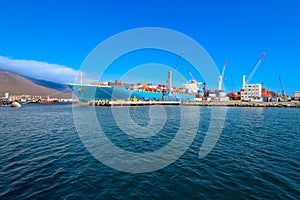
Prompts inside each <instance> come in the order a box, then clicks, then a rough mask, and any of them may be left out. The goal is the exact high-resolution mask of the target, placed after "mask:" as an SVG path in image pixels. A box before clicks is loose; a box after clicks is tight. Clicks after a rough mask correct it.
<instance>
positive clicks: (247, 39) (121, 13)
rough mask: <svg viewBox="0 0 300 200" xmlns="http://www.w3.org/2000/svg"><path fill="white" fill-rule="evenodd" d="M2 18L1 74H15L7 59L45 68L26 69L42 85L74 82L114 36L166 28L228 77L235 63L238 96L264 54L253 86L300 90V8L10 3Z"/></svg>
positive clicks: (254, 2) (276, 4) (5, 1)
mask: <svg viewBox="0 0 300 200" xmlns="http://www.w3.org/2000/svg"><path fill="white" fill-rule="evenodd" d="M0 10H1V12H0V27H1V29H0V56H2V57H0V68H1V66H2V68H3V65H6V67H5V69H8V68H9V67H12V68H13V67H15V66H14V65H13V64H10V65H8V64H6V60H7V59H10V60H11V61H10V63H12V62H13V63H15V62H16V61H15V60H19V61H22V63H24V62H25V63H26V61H31V62H35V61H37V62H41V63H42V64H41V65H40V66H39V67H36V68H31V67H30V64H29V65H28V68H26V69H27V70H28V73H29V72H30V73H29V74H30V75H32V76H36V77H37V78H44V77H50V78H49V79H51V80H55V78H56V77H60V78H61V76H62V75H64V73H65V74H66V75H67V74H69V75H70V74H71V75H72V74H74V73H75V72H76V70H78V69H79V68H80V65H81V63H82V62H83V60H84V59H85V57H86V56H87V55H88V54H89V52H90V51H91V50H93V48H95V47H96V46H97V45H98V44H99V43H100V42H102V41H103V40H105V39H107V38H109V37H111V36H113V35H114V34H117V33H120V32H122V31H125V30H128V29H133V28H140V27H163V28H169V29H173V30H176V31H179V32H182V33H184V34H186V35H188V36H190V37H191V38H193V39H194V40H196V41H197V42H198V43H200V44H201V45H202V46H203V47H204V48H205V49H206V51H207V52H208V53H209V54H210V56H211V57H212V59H213V60H214V61H215V63H216V65H217V66H218V67H219V70H220V71H221V70H222V67H223V62H224V60H227V61H228V65H227V70H226V73H225V76H226V77H227V78H226V82H225V86H226V88H227V91H228V92H229V91H230V90H231V88H232V82H233V85H234V87H233V88H234V90H235V91H237V90H239V88H240V86H241V80H242V75H243V74H246V75H249V74H250V72H251V70H252V69H253V66H254V65H255V63H256V62H257V60H258V58H259V57H260V55H261V53H262V52H266V57H265V59H264V60H263V62H262V63H261V65H260V67H259V68H258V70H257V72H256V74H255V75H254V76H253V78H252V81H251V82H252V83H261V82H264V86H266V87H268V88H269V89H272V90H274V91H279V90H280V86H279V81H278V75H280V76H281V78H282V81H283V86H284V89H285V90H286V92H287V93H288V94H290V95H291V94H292V92H293V91H294V90H300V79H299V78H298V77H299V74H300V67H299V64H298V63H299V60H298V58H299V54H300V38H299V37H300V28H299V27H300V1H297V0H286V1H271V0H269V1H258V0H251V1H250V0H249V1H246V0H245V1H237V0H236V1H233V0H226V1H222V0H218V1H216V0H211V1H208V0H206V1H202V0H198V1H197V0H195V1H178V0H172V1H171V0H170V1H162V0H152V1H138V0H127V1H121V0H119V1H114V0H112V1H100V0H99V1H91V0H86V1H71V0H69V1H66V0H62V1H54V0H52V1H47V0H43V1H38V0H36V1H33V0H27V1H15V0H2V1H0ZM1 58H2V61H1ZM16 63H17V64H18V62H16ZM43 63H44V64H43ZM27 64H28V63H27ZM48 64H49V65H48ZM51 67H52V68H53V69H55V70H53V71H55V72H58V71H59V72H60V70H61V69H63V68H64V67H66V68H68V69H67V70H61V71H62V75H61V76H58V75H57V74H55V73H52V72H51V69H49V68H51ZM69 68H71V69H69ZM24 70H25V69H24ZM52 74H54V75H53V76H52ZM51 76H52V77H51ZM66 79H68V80H66V81H69V79H70V78H69V77H68V78H66ZM58 81H62V80H61V79H60V80H58ZM200 81H201V80H200Z"/></svg>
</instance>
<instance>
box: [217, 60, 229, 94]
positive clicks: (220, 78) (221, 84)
mask: <svg viewBox="0 0 300 200" xmlns="http://www.w3.org/2000/svg"><path fill="white" fill-rule="evenodd" d="M226 65H227V62H226V61H224V66H223V70H222V74H221V76H219V78H218V90H219V91H221V90H222V89H223V80H224V75H225V69H226Z"/></svg>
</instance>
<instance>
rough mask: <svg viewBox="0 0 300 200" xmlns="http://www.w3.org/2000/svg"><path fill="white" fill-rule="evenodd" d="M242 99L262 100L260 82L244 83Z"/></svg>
mask: <svg viewBox="0 0 300 200" xmlns="http://www.w3.org/2000/svg"><path fill="white" fill-rule="evenodd" d="M241 100H242V101H251V102H262V101H263V98H262V85H261V84H246V85H245V87H244V90H243V91H242V92H241Z"/></svg>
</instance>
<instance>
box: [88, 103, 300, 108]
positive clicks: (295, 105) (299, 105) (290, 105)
mask: <svg viewBox="0 0 300 200" xmlns="http://www.w3.org/2000/svg"><path fill="white" fill-rule="evenodd" d="M88 105H90V106H107V107H112V106H153V105H170V106H206V107H217V106H219V107H262V108H268V107H274V108H300V102H298V101H297V102H222V101H201V102H192V101H191V102H190V101H187V102H178V101H92V102H89V103H88Z"/></svg>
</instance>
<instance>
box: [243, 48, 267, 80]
mask: <svg viewBox="0 0 300 200" xmlns="http://www.w3.org/2000/svg"><path fill="white" fill-rule="evenodd" d="M265 56H266V53H265V52H263V53H262V54H261V56H260V58H259V59H258V61H257V63H256V64H255V66H254V68H253V70H252V72H251V74H250V75H249V77H248V79H247V81H246V84H249V83H250V80H251V78H252V77H253V75H254V74H255V72H256V70H257V68H258V66H259V65H260V63H261V61H262V60H263V59H264V57H265Z"/></svg>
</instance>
